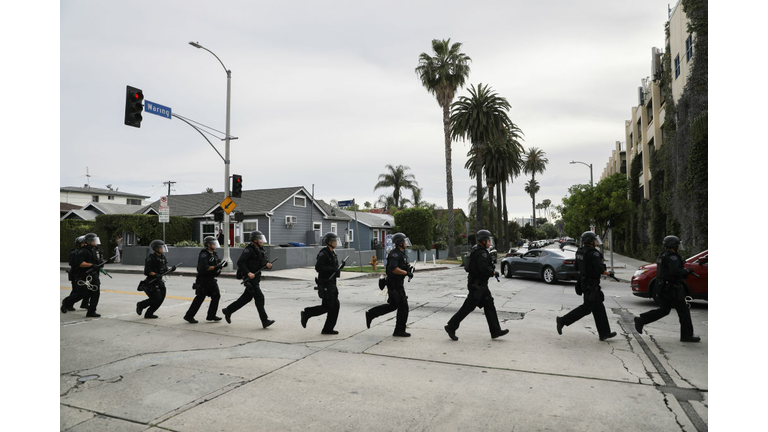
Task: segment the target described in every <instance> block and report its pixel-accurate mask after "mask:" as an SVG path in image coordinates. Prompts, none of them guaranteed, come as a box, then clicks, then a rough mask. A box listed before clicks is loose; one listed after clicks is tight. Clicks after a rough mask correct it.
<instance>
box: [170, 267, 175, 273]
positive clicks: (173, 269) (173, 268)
mask: <svg viewBox="0 0 768 432" xmlns="http://www.w3.org/2000/svg"><path fill="white" fill-rule="evenodd" d="M172 271H176V266H173V267H171V269H170V270H168V273H170V272H172Z"/></svg>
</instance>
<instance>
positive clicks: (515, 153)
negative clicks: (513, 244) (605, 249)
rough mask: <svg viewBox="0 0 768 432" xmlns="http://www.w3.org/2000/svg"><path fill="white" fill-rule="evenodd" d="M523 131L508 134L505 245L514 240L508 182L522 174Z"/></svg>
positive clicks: (503, 195) (503, 190)
mask: <svg viewBox="0 0 768 432" xmlns="http://www.w3.org/2000/svg"><path fill="white" fill-rule="evenodd" d="M522 133H523V132H522V131H521V130H519V129H517V130H513V131H510V132H509V134H507V141H506V144H507V147H508V148H509V153H508V156H507V157H508V160H507V167H508V171H507V178H506V179H505V181H503V182H502V183H501V191H502V198H503V200H504V241H505V247H506V245H507V244H509V242H510V241H511V240H512V239H511V238H510V235H509V216H508V213H507V182H509V183H512V182H513V181H514V179H515V178H517V177H519V176H520V173H521V171H522V169H523V152H524V151H525V150H524V149H523V145H522V144H520V141H518V140H521V139H522V137H521V136H520V135H522Z"/></svg>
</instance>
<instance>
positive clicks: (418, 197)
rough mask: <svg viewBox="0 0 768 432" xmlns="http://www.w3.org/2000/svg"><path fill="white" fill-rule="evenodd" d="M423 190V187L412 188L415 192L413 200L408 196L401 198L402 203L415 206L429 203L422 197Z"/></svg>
mask: <svg viewBox="0 0 768 432" xmlns="http://www.w3.org/2000/svg"><path fill="white" fill-rule="evenodd" d="M423 190H424V189H422V188H413V189H412V190H411V192H412V193H413V200H409V199H407V198H403V199H402V200H401V203H402V204H403V205H406V204H411V205H413V206H414V207H423V206H424V205H426V204H427V203H426V202H424V200H423V199H421V193H422V191H423Z"/></svg>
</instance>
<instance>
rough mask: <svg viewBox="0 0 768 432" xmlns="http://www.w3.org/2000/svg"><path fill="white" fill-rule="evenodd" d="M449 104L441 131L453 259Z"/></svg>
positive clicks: (449, 240) (453, 231)
mask: <svg viewBox="0 0 768 432" xmlns="http://www.w3.org/2000/svg"><path fill="white" fill-rule="evenodd" d="M449 105H450V104H447V103H446V104H444V105H443V132H444V133H445V190H446V191H447V194H448V259H455V258H456V253H455V252H454V251H453V248H454V246H455V244H454V243H455V241H454V238H453V237H454V234H455V232H456V231H455V228H454V220H453V168H451V164H452V161H451V119H450V117H451V116H450V112H449Z"/></svg>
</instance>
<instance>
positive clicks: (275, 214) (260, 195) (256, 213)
mask: <svg viewBox="0 0 768 432" xmlns="http://www.w3.org/2000/svg"><path fill="white" fill-rule="evenodd" d="M224 198H225V196H224V193H223V192H213V193H198V194H190V195H171V196H169V197H168V207H169V209H170V214H171V216H183V217H187V218H190V219H193V220H195V224H194V226H195V228H194V233H193V240H194V241H197V242H202V240H203V238H204V237H206V236H209V235H212V236H215V235H216V234H217V233H218V230H219V228H222V227H223V223H222V222H215V221H214V213H215V212H218V211H221V207H220V206H219V204H220V203H221V202H222V201H223V200H224ZM232 200H233V201H234V202H235V204H236V205H237V207H236V208H235V209H234V211H233V212H232V213H230V235H229V238H230V245H231V246H234V245H236V244H241V243H247V242H248V235H249V234H250V233H251V232H252V231H256V230H258V231H261V232H262V233H263V234H264V236H265V237H266V238H267V243H269V244H271V245H288V244H291V243H303V244H305V245H312V244H319V243H320V240H321V239H322V236H323V234H324V233H326V232H329V231H334V232H336V233H337V234H339V236H340V237H342V238H343V235H344V233H346V232H347V230H348V229H349V220H350V218H349V217H348V216H346V215H341V214H338V215H336V214H333V212H332V211H331V210H332V209H331V208H330V206H328V205H327V204H325V203H322V201H319V200H315V199H314V198H313V197H312V195H311V194H310V193H309V192H308V191H307V189H305V188H304V187H302V186H294V187H287V188H278V189H255V190H244V191H243V193H242V196H241V197H240V198H232ZM159 206H160V201H159V200H158V201H155V202H153V203H152V204H150V207H152V208H154V209H156V210H157V209H158V208H159ZM235 212H242V213H243V221H242V222H236V221H235V220H234V213H235Z"/></svg>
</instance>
